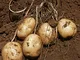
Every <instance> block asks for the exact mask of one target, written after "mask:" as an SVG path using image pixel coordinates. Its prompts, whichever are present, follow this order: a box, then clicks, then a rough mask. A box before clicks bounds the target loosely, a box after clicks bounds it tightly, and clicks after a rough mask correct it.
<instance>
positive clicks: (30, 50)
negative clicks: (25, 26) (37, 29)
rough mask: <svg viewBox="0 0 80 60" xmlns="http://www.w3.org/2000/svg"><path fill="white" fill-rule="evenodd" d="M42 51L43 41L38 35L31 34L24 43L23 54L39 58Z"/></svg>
mask: <svg viewBox="0 0 80 60" xmlns="http://www.w3.org/2000/svg"><path fill="white" fill-rule="evenodd" d="M41 49H42V41H41V39H40V37H39V36H38V35H37V34H30V35H29V36H28V37H26V38H25V40H24V42H23V53H24V55H25V56H30V57H37V56H39V55H40V53H41Z"/></svg>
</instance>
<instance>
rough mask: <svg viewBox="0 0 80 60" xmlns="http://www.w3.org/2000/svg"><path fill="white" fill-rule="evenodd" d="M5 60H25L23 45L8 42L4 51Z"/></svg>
mask: <svg viewBox="0 0 80 60" xmlns="http://www.w3.org/2000/svg"><path fill="white" fill-rule="evenodd" d="M2 58H3V60H23V53H22V49H21V45H20V44H19V43H17V42H8V43H7V44H6V45H5V46H4V47H3V49H2Z"/></svg>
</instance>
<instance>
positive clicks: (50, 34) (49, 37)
mask: <svg viewBox="0 0 80 60" xmlns="http://www.w3.org/2000/svg"><path fill="white" fill-rule="evenodd" d="M38 34H39V36H40V37H41V40H42V42H43V44H44V45H48V44H50V43H51V42H53V41H54V38H55V37H56V32H55V29H53V28H52V27H51V26H50V25H49V24H48V23H43V24H42V25H41V26H40V28H39V30H38Z"/></svg>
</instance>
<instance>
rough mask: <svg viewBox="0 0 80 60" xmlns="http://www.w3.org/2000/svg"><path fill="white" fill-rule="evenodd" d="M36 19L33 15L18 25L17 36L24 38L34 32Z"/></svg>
mask: <svg viewBox="0 0 80 60" xmlns="http://www.w3.org/2000/svg"><path fill="white" fill-rule="evenodd" d="M35 24H36V22H35V19H34V18H33V17H29V18H25V19H24V21H23V22H22V23H21V24H20V25H19V26H18V29H17V33H16V34H17V36H18V37H19V38H20V39H23V40H24V38H25V37H26V36H28V35H29V34H30V33H32V32H33V29H34V27H35Z"/></svg>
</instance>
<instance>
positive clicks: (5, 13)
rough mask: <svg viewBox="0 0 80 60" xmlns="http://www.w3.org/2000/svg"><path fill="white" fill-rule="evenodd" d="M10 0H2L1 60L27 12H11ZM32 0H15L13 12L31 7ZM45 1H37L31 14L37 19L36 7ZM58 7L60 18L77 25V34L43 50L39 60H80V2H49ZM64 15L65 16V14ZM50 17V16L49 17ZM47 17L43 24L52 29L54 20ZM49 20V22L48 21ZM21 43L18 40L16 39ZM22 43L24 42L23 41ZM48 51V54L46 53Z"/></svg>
mask: <svg viewBox="0 0 80 60" xmlns="http://www.w3.org/2000/svg"><path fill="white" fill-rule="evenodd" d="M9 1H10V0H0V60H2V57H1V50H2V48H3V46H4V45H5V44H6V43H7V42H8V41H10V40H11V39H12V38H13V36H14V32H15V30H16V28H17V24H18V23H19V22H20V21H21V19H22V18H23V16H24V14H25V12H22V13H19V14H14V13H11V12H10V11H9V8H8V5H9ZM31 1H32V0H14V2H12V9H13V10H20V9H23V8H24V7H26V6H27V7H29V5H30V3H31ZM42 1H43V0H35V2H34V5H33V6H32V8H31V10H30V12H29V14H28V16H29V15H31V14H32V16H34V17H35V7H36V5H39V4H40V3H41V2H42ZM48 1H50V2H52V3H53V6H55V7H56V9H57V11H58V13H59V17H61V16H62V15H63V16H62V18H68V19H72V21H74V22H75V24H76V25H77V28H78V31H77V34H76V35H75V36H74V37H72V38H71V39H67V40H63V39H61V38H58V39H57V43H55V44H54V45H52V46H50V47H48V48H43V51H42V53H41V55H40V57H39V58H38V59H37V60H80V0H48ZM63 13H64V14H63ZM47 16H48V17H50V16H49V15H47ZM47 16H45V17H42V20H43V22H48V23H49V24H50V25H51V26H52V27H53V24H54V21H53V20H50V18H48V17H47ZM46 20H47V21H46ZM15 40H17V41H18V42H20V41H19V40H18V39H17V38H16V39H15ZM21 42H22V41H21ZM46 50H48V52H47V53H46ZM24 60H27V58H25V59H24Z"/></svg>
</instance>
